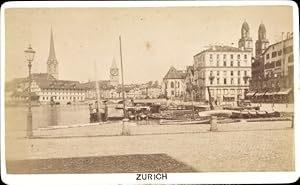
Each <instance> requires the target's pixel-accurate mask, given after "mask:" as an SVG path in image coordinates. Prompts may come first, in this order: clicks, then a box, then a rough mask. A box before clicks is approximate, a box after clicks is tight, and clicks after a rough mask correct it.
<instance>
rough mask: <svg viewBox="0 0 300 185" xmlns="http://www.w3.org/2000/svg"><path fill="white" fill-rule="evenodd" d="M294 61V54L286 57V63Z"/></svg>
mask: <svg viewBox="0 0 300 185" xmlns="http://www.w3.org/2000/svg"><path fill="white" fill-rule="evenodd" d="M293 62H294V55H290V56H289V57H288V63H293Z"/></svg>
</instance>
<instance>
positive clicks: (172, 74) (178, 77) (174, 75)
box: [162, 66, 186, 98]
mask: <svg viewBox="0 0 300 185" xmlns="http://www.w3.org/2000/svg"><path fill="white" fill-rule="evenodd" d="M185 77H186V71H185V70H176V69H175V67H173V66H172V67H170V69H169V71H168V72H167V74H166V75H165V77H164V78H163V82H162V93H163V94H164V95H165V97H167V98H183V97H184V95H185V92H186V87H185Z"/></svg>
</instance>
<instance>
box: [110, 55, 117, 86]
mask: <svg viewBox="0 0 300 185" xmlns="http://www.w3.org/2000/svg"><path fill="white" fill-rule="evenodd" d="M109 72H110V76H109V78H110V84H111V85H113V86H117V85H119V68H118V66H117V64H116V60H115V58H113V62H112V65H111V67H110V71H109Z"/></svg>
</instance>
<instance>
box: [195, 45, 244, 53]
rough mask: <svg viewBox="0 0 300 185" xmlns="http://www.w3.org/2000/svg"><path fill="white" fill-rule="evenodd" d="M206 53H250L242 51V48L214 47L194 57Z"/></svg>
mask: <svg viewBox="0 0 300 185" xmlns="http://www.w3.org/2000/svg"><path fill="white" fill-rule="evenodd" d="M204 52H249V51H247V50H243V49H240V48H237V47H233V46H220V45H214V46H211V47H210V48H208V49H205V50H203V51H201V52H200V53H198V54H196V55H194V56H197V55H200V54H202V53H204Z"/></svg>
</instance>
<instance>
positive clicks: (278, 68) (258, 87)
mask: <svg viewBox="0 0 300 185" xmlns="http://www.w3.org/2000/svg"><path fill="white" fill-rule="evenodd" d="M252 71H253V75H255V77H253V78H252V80H251V93H249V97H250V99H251V100H252V101H254V102H273V103H275V102H292V101H293V88H294V57H293V35H292V34H289V33H288V34H287V36H286V38H282V40H281V41H280V42H277V43H274V44H272V45H270V46H268V47H267V48H266V49H265V50H264V52H262V53H261V54H260V55H258V56H257V57H256V60H255V62H254V63H253V64H252ZM254 72H255V73H254Z"/></svg>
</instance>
